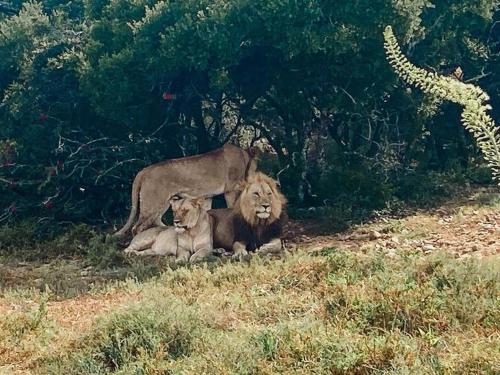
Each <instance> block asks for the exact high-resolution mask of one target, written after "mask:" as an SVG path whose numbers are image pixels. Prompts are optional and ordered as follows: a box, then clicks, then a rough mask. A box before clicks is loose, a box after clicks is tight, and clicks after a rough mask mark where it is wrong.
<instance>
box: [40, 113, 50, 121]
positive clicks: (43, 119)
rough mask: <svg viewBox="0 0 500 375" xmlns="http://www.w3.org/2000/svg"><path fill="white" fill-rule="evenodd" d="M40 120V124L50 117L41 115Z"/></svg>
mask: <svg viewBox="0 0 500 375" xmlns="http://www.w3.org/2000/svg"><path fill="white" fill-rule="evenodd" d="M38 119H39V120H40V122H45V121H47V120H48V119H49V115H47V114H46V113H40V117H39V118H38Z"/></svg>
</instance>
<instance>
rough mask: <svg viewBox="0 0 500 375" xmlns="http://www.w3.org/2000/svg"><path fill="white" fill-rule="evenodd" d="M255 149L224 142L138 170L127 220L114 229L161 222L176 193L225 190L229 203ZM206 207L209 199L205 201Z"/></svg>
mask: <svg viewBox="0 0 500 375" xmlns="http://www.w3.org/2000/svg"><path fill="white" fill-rule="evenodd" d="M254 157H255V152H254V150H248V151H247V150H243V149H241V148H239V147H236V146H233V145H230V144H226V145H224V147H222V148H219V149H217V150H214V151H212V152H208V153H206V154H202V155H195V156H190V157H186V158H180V159H172V160H166V161H163V162H160V163H156V164H153V165H151V166H149V167H147V168H144V169H143V170H142V171H140V172H139V173H138V174H137V176H136V177H135V179H134V183H133V184H132V208H131V211H130V215H129V218H128V220H127V223H126V224H125V225H124V226H123V228H122V229H120V230H119V231H118V232H116V234H115V235H116V236H123V235H125V234H126V233H127V232H128V231H129V229H130V228H131V227H132V233H133V234H137V233H140V232H142V231H143V230H146V229H148V228H150V227H152V226H154V225H157V226H161V225H162V222H161V217H162V216H163V214H164V213H165V211H166V210H167V209H168V208H169V200H170V198H171V197H173V196H174V195H175V194H180V193H183V194H185V195H186V196H191V197H213V196H215V195H219V194H222V193H224V194H225V199H226V203H227V205H228V207H232V206H233V204H234V202H235V200H236V198H237V192H236V191H235V186H236V185H237V183H238V182H239V181H240V180H242V179H244V178H245V177H246V176H247V175H249V174H252V173H253V172H254V171H255V169H256V160H255V158H254ZM207 206H208V207H206V208H207V209H209V208H210V201H207Z"/></svg>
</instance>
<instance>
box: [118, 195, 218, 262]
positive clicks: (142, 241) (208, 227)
mask: <svg viewBox="0 0 500 375" xmlns="http://www.w3.org/2000/svg"><path fill="white" fill-rule="evenodd" d="M169 204H170V205H171V206H172V211H173V213H174V226H173V227H154V228H149V229H147V230H145V231H143V232H141V233H139V234H138V235H136V236H135V237H134V238H133V239H132V242H131V243H130V245H129V246H128V247H127V248H126V249H125V250H124V252H125V253H126V254H138V255H167V256H175V257H176V260H177V261H181V262H188V261H189V262H197V261H200V260H202V259H203V258H205V257H207V256H209V255H211V254H212V252H213V241H212V227H213V219H212V218H211V217H210V216H209V215H208V213H207V211H206V209H205V208H204V207H205V204H206V202H205V199H204V198H179V197H178V196H174V197H173V198H172V199H171V200H170V202H169Z"/></svg>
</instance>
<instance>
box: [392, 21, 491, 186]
mask: <svg viewBox="0 0 500 375" xmlns="http://www.w3.org/2000/svg"><path fill="white" fill-rule="evenodd" d="M384 38H385V49H386V52H387V58H388V60H389V62H390V63H391V65H392V67H393V68H394V70H395V71H396V73H397V74H398V75H399V76H400V77H401V78H402V79H403V80H405V81H406V82H408V83H409V84H412V85H414V86H416V87H418V88H421V89H422V90H423V91H424V92H426V93H428V94H430V95H432V96H435V97H436V98H437V99H439V100H450V101H452V102H455V103H457V104H460V105H462V106H463V108H464V109H463V113H462V122H463V124H464V126H465V128H466V129H467V130H469V131H470V132H471V133H472V134H473V136H474V138H475V139H476V142H477V144H478V145H479V148H480V149H481V151H482V152H483V154H484V158H485V159H486V161H487V162H488V165H489V166H490V167H491V169H492V171H493V176H494V177H495V178H496V179H497V180H499V183H500V126H498V125H496V124H495V123H494V121H493V119H492V118H491V117H490V116H489V115H488V114H487V111H488V110H489V109H491V106H490V105H488V104H486V102H487V101H488V100H489V96H488V95H487V94H486V93H485V92H484V91H483V90H481V88H479V87H477V86H474V85H471V84H466V83H463V82H460V81H459V80H458V79H457V78H454V77H446V76H441V75H438V74H436V73H431V72H427V71H426V70H424V69H420V68H417V67H416V66H414V65H413V64H411V63H410V62H409V61H408V59H407V58H406V57H405V56H404V55H403V54H402V52H401V49H400V48H399V45H398V42H397V40H396V37H395V36H394V33H393V32H392V28H391V27H390V26H388V27H387V28H386V29H385V31H384Z"/></svg>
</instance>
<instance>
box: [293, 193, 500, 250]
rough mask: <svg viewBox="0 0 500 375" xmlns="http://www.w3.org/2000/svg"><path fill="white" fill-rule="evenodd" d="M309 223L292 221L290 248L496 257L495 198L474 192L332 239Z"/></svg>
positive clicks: (498, 221)
mask: <svg viewBox="0 0 500 375" xmlns="http://www.w3.org/2000/svg"><path fill="white" fill-rule="evenodd" d="M316 231H317V226H316V225H315V224H314V223H303V222H293V223H290V225H289V228H288V234H287V239H288V243H289V247H290V248H291V249H296V248H301V249H304V250H307V251H317V250H321V249H322V248H325V247H339V248H349V249H352V250H353V251H366V250H369V249H372V248H375V249H380V250H382V251H385V252H386V253H387V254H388V255H389V256H390V255H391V254H394V253H395V252H396V251H397V250H398V249H400V250H404V249H418V250H421V251H422V254H430V253H432V252H434V251H437V250H445V251H447V252H450V253H452V254H454V255H455V256H456V257H460V258H467V257H470V256H488V255H493V254H498V253H500V193H499V192H498V190H495V189H494V188H493V189H476V190H474V191H469V192H467V193H466V194H465V195H464V196H462V197H459V198H457V199H455V200H453V201H451V202H448V203H445V204H443V205H442V206H440V207H438V208H434V209H427V210H417V211H414V212H411V213H403V214H402V215H401V216H400V217H384V216H381V217H378V218H376V219H374V220H372V221H370V222H367V223H364V224H362V225H357V226H354V227H352V228H350V229H349V230H347V231H345V232H342V233H337V234H333V235H318V234H315V232H316Z"/></svg>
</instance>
